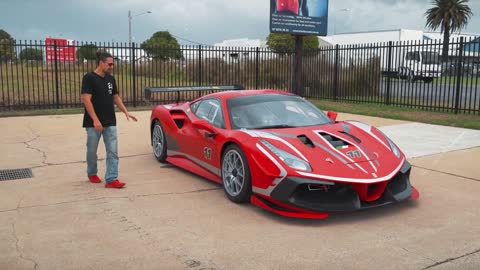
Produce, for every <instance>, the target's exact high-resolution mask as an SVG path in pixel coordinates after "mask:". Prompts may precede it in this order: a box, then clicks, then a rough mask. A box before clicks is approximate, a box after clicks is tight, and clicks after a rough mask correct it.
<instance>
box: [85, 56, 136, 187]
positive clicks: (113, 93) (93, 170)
mask: <svg viewBox="0 0 480 270" xmlns="http://www.w3.org/2000/svg"><path fill="white" fill-rule="evenodd" d="M113 65H114V63H113V57H112V55H110V54H109V53H106V52H101V53H97V68H96V69H95V71H94V72H89V73H87V74H85V76H83V80H82V100H83V103H84V105H85V113H84V116H83V127H84V128H85V129H86V131H87V175H88V179H89V180H90V182H92V183H100V182H101V181H102V180H101V179H100V178H99V177H98V176H97V148H98V143H99V141H100V137H102V135H103V142H104V143H105V150H106V152H107V170H106V172H105V182H106V184H105V187H106V188H122V187H123V186H125V183H122V182H120V181H119V180H118V179H117V178H118V152H117V127H116V125H117V122H116V118H115V107H114V104H116V105H117V106H118V108H120V110H121V111H122V112H123V113H125V115H126V117H127V120H130V119H132V120H134V121H135V122H136V121H137V118H135V117H134V116H133V115H131V114H130V113H129V112H128V110H127V108H126V107H125V105H124V104H123V102H122V99H121V98H120V96H119V95H118V89H117V84H116V82H115V78H113V76H112V75H111V73H112V71H113Z"/></svg>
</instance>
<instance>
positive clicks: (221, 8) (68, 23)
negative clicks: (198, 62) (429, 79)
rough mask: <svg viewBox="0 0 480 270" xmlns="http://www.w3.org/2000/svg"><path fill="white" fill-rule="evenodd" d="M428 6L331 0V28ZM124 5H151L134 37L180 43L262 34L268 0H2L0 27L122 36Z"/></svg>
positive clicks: (41, 34)
mask: <svg viewBox="0 0 480 270" xmlns="http://www.w3.org/2000/svg"><path fill="white" fill-rule="evenodd" d="M429 7H431V0H330V7H329V34H332V33H333V32H334V29H336V32H338V33H341V32H355V31H373V30H385V29H398V28H406V29H417V30H423V29H424V26H425V17H424V16H423V14H424V12H425V11H426V10H427V9H428V8H429ZM470 7H471V9H472V11H473V12H474V17H473V18H472V20H471V22H470V24H469V26H468V28H467V29H466V30H464V32H469V33H480V16H479V15H480V0H470ZM344 9H348V10H346V11H345V10H344ZM128 10H132V12H133V14H138V13H142V12H144V11H147V10H150V11H152V14H146V15H141V16H137V17H135V18H134V19H133V41H135V42H142V41H144V40H145V39H147V38H149V37H150V36H151V35H152V34H153V33H154V32H156V31H160V30H168V31H170V32H171V33H172V34H173V35H175V36H177V37H178V38H180V39H179V41H180V43H182V44H192V43H190V42H189V41H193V42H197V43H202V44H214V43H216V42H221V41H222V40H225V39H235V38H250V39H265V38H266V36H267V35H268V33H269V10H270V5H269V0H115V1H113V0H111V1H108V0H100V1H99V0H0V29H4V30H6V31H7V32H9V33H10V34H11V35H12V36H13V37H14V38H15V39H21V40H30V39H34V40H44V39H45V37H48V36H50V37H62V38H68V39H74V40H79V41H104V42H112V41H115V42H126V41H128V17H127V14H128ZM335 25H336V27H335Z"/></svg>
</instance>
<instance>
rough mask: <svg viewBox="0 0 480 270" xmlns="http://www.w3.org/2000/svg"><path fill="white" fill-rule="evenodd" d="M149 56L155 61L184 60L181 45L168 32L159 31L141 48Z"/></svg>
mask: <svg viewBox="0 0 480 270" xmlns="http://www.w3.org/2000/svg"><path fill="white" fill-rule="evenodd" d="M140 47H141V48H142V49H143V50H145V52H146V53H147V54H148V56H151V57H153V58H154V59H160V60H168V59H172V58H173V59H182V58H183V53H182V50H181V49H180V44H178V41H177V39H176V38H174V37H173V36H172V35H171V34H170V33H169V32H168V31H159V32H156V33H155V34H153V35H152V37H151V38H149V39H147V40H146V41H145V42H143V43H142V45H141V46H140Z"/></svg>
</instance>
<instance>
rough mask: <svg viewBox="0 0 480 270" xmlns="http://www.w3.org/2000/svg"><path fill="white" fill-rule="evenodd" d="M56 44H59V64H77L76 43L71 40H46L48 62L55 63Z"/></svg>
mask: <svg viewBox="0 0 480 270" xmlns="http://www.w3.org/2000/svg"><path fill="white" fill-rule="evenodd" d="M55 43H56V44H57V62H75V60H76V53H75V41H74V40H70V39H60V38H46V39H45V45H46V51H47V53H46V57H47V62H54V61H55Z"/></svg>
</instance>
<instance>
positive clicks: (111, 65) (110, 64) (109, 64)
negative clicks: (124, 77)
mask: <svg viewBox="0 0 480 270" xmlns="http://www.w3.org/2000/svg"><path fill="white" fill-rule="evenodd" d="M105 64H107V65H108V66H109V67H113V65H114V64H113V63H105Z"/></svg>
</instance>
